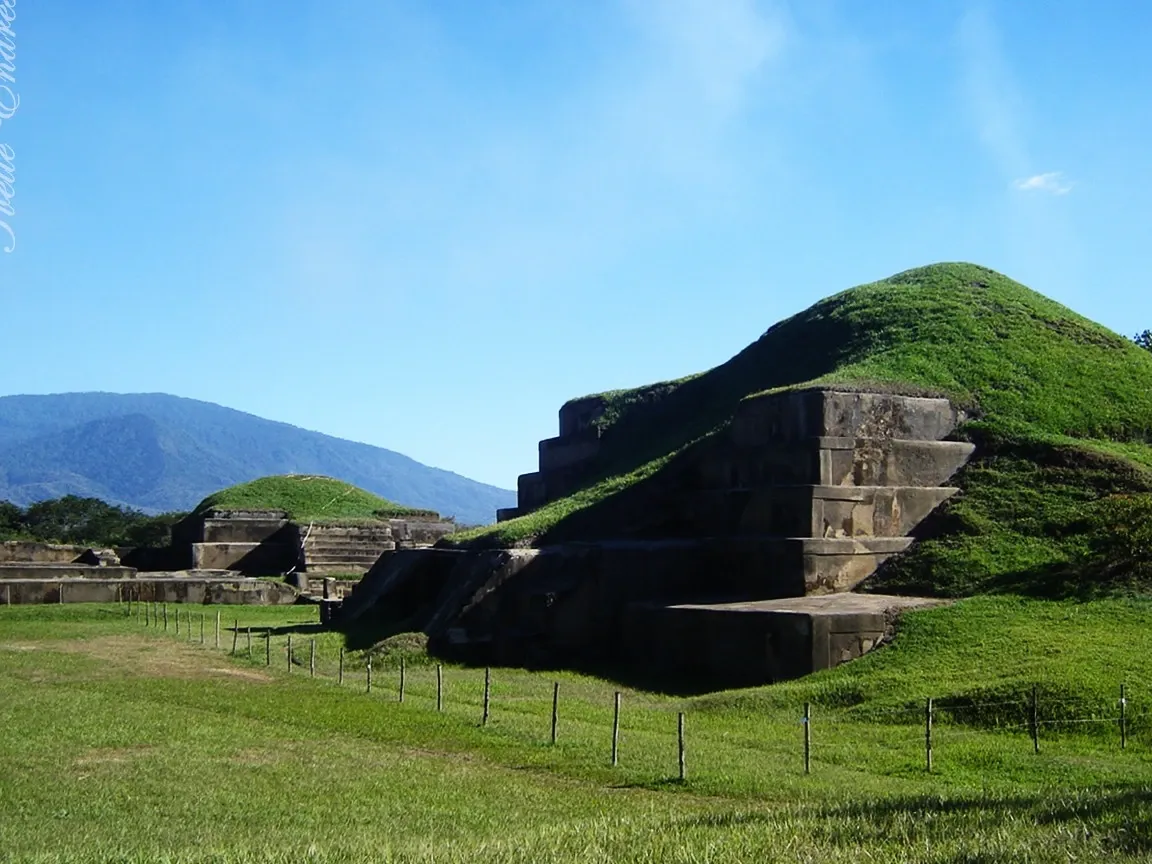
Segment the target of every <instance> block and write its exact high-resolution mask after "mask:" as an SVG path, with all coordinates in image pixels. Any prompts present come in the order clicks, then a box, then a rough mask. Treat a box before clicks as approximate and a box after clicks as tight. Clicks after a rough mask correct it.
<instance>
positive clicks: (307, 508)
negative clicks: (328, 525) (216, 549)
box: [194, 474, 436, 522]
mask: <svg viewBox="0 0 1152 864" xmlns="http://www.w3.org/2000/svg"><path fill="white" fill-rule="evenodd" d="M213 507H217V508H221V509H233V510H286V511H287V512H288V515H289V517H290V518H292V519H295V520H297V521H298V522H307V521H317V522H323V521H340V522H347V521H349V520H363V521H371V520H378V519H387V518H390V517H404V516H428V515H433V516H434V515H436V514H435V513H433V512H432V511H431V510H419V509H417V508H414V507H405V506H403V505H401V504H397V503H395V502H393V501H389V500H387V499H386V498H381V497H380V496H379V495H373V494H372V493H371V492H367V491H365V490H364V489H360V488H359V487H356V486H353V485H352V484H351V483H345V482H344V481H343V480H336V479H334V478H332V477H321V476H318V475H313V474H285V475H280V476H275V477H261V478H260V479H258V480H252V481H250V482H248V483H240V484H237V485H236V486H229V487H228V488H227V489H221V490H220V491H219V492H213V493H212V494H211V495H209V496H208V497H207V498H205V499H204V500H203V501H201V502H200V503H199V504H198V505H196V510H195V511H194V512H196V513H202V512H204V511H205V510H209V509H211V508H213Z"/></svg>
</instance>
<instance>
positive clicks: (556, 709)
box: [552, 681, 560, 744]
mask: <svg viewBox="0 0 1152 864" xmlns="http://www.w3.org/2000/svg"><path fill="white" fill-rule="evenodd" d="M559 714H560V682H559V681H553V682H552V743H553V744H555V743H556V721H557V719H558V717H559Z"/></svg>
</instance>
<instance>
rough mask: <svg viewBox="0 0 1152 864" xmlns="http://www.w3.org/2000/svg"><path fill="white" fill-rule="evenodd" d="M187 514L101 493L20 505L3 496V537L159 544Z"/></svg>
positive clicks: (0, 525)
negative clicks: (135, 505) (148, 509)
mask: <svg viewBox="0 0 1152 864" xmlns="http://www.w3.org/2000/svg"><path fill="white" fill-rule="evenodd" d="M186 515H188V514H186V513H161V514H160V515H158V516H149V515H148V514H147V513H143V512H141V511H140V510H134V509H132V508H130V507H118V506H116V505H114V504H108V503H107V502H105V501H101V500H100V499H99V498H81V497H79V496H77V495H65V496H64V497H62V498H51V499H49V500H47V501H38V502H36V503H35V504H29V505H28V506H27V507H18V506H17V505H15V504H13V503H11V502H10V501H0V541H4V540H35V541H39V542H42V543H66V544H75V545H78V546H95V547H99V548H110V547H115V546H135V547H147V548H160V547H163V546H167V545H168V543H169V541H170V540H171V537H172V526H173V525H175V524H176V523H177V522H179V521H180V520H181V519H183V518H184V517H185V516H186Z"/></svg>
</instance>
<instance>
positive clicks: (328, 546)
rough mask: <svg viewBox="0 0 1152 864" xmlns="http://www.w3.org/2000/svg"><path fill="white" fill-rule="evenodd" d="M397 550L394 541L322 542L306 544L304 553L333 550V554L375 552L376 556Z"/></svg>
mask: <svg viewBox="0 0 1152 864" xmlns="http://www.w3.org/2000/svg"><path fill="white" fill-rule="evenodd" d="M395 548H396V543H395V542H394V541H391V540H389V541H388V542H386V543H330V542H321V543H305V544H304V551H305V552H307V553H309V554H310V553H312V552H313V550H331V551H333V552H348V553H352V554H355V553H360V552H375V553H376V554H380V553H381V552H383V551H384V550H386V549H395Z"/></svg>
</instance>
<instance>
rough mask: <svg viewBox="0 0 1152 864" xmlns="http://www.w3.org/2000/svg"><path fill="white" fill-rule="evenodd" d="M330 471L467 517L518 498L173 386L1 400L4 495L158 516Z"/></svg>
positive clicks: (477, 518) (488, 513)
mask: <svg viewBox="0 0 1152 864" xmlns="http://www.w3.org/2000/svg"><path fill="white" fill-rule="evenodd" d="M290 473H291V474H296V473H299V474H326V475H329V476H332V477H337V478H339V479H341V480H345V481H347V482H349V483H353V484H355V485H356V486H360V487H362V488H364V489H367V490H368V491H370V492H375V493H376V494H377V495H382V496H383V497H385V498H388V499H389V500H391V501H394V502H396V503H399V504H406V505H409V506H412V507H423V508H430V509H433V510H437V511H439V512H440V513H441V514H443V515H445V516H455V517H456V518H457V520H458V521H460V522H463V523H465V524H484V523H488V522H492V521H493V520H494V519H495V514H496V508H498V507H511V506H514V505H515V503H516V494H515V493H514V492H512V491H510V490H507V489H499V488H497V487H495V486H488V485H486V484H484V483H477V482H476V481H475V480H469V479H468V478H467V477H461V476H460V475H459V474H453V473H452V472H450V471H443V470H441V469H439V468H430V467H428V466H427V465H422V464H420V463H419V462H417V461H415V460H413V459H409V458H408V457H407V456H404V455H402V454H400V453H395V452H393V451H391V450H385V449H383V448H382V447H372V446H370V445H368V444H358V443H356V442H354V441H345V440H343V439H341V438H333V437H331V436H330V435H323V434H321V433H319V432H309V431H307V430H304V429H299V428H297V427H295V426H290V425H288V424H287V423H277V422H275V421H272V420H264V419H262V418H260V417H256V416H254V415H252V414H245V413H243V412H242V411H234V410H232V409H230V408H224V407H222V406H220V405H214V404H212V403H211V402H200V401H197V400H195V399H184V398H181V397H178V396H169V395H167V394H164V393H139V394H118V393H62V394H59V395H51V396H5V397H0V500H8V501H12V502H13V503H15V504H19V505H21V506H25V505H27V504H30V503H32V502H34V501H40V500H43V499H45V498H55V497H58V496H60V495H69V494H72V495H83V496H90V497H94V498H102V499H103V500H105V501H108V502H109V503H113V504H120V505H126V506H129V507H135V508H138V509H140V510H144V511H146V512H150V513H154V512H161V511H166V510H190V509H191V508H193V507H194V506H195V505H196V504H197V503H199V501H200V500H201V499H202V498H204V497H205V496H206V495H208V494H209V493H211V492H215V491H216V490H218V489H221V488H223V487H226V486H231V485H232V484H234V483H241V482H244V481H247V480H253V479H255V478H257V477H263V476H266V475H269V474H290Z"/></svg>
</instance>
